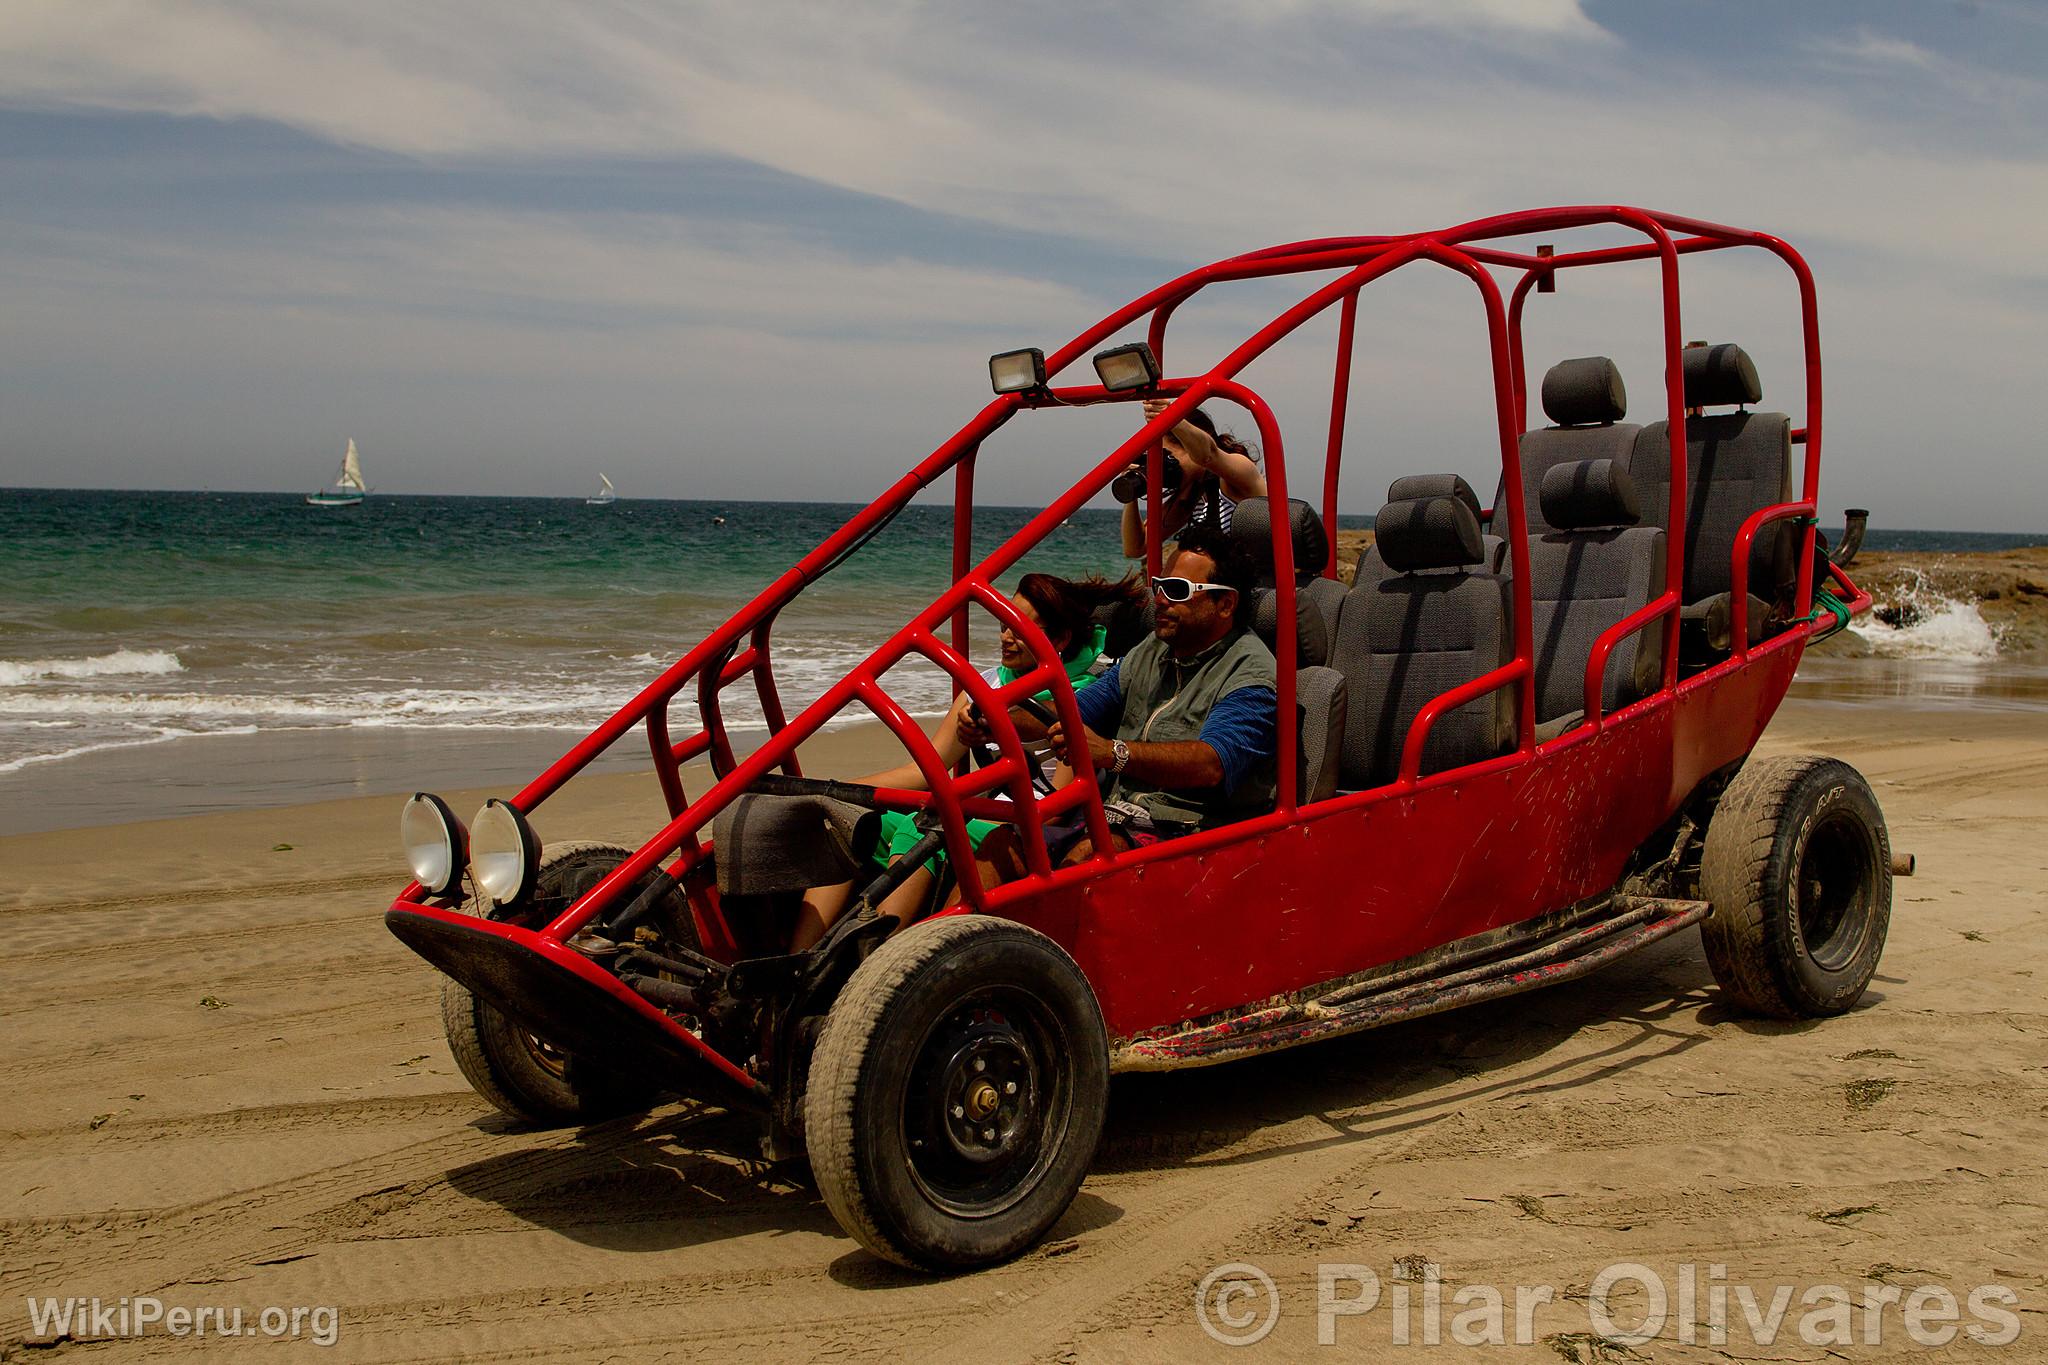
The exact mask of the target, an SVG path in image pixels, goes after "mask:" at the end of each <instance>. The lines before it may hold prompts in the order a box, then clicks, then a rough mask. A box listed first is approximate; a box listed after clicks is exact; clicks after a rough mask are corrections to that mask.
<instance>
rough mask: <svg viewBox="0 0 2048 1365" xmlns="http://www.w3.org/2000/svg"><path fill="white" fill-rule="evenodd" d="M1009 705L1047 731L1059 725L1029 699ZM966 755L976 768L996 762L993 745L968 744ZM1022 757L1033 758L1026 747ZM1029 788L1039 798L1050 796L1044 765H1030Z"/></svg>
mask: <svg viewBox="0 0 2048 1365" xmlns="http://www.w3.org/2000/svg"><path fill="white" fill-rule="evenodd" d="M1010 704H1011V705H1012V706H1013V707H1015V708H1016V709H1017V710H1019V711H1022V712H1023V713H1024V714H1026V715H1027V716H1030V717H1031V718H1032V719H1033V720H1035V721H1037V722H1038V723H1039V724H1040V725H1043V726H1044V727H1045V728H1046V729H1048V730H1050V729H1051V728H1052V727H1053V726H1055V725H1057V724H1058V723H1059V717H1058V716H1055V715H1054V714H1053V713H1052V712H1051V711H1049V710H1047V709H1046V708H1045V707H1043V706H1041V705H1039V704H1038V703H1037V702H1036V701H1033V700H1032V699H1031V698H1029V697H1026V698H1025V699H1024V700H1022V701H1016V702H1012V703H1010ZM967 753H968V756H969V757H971V758H972V759H973V760H974V766H975V767H977V768H986V767H987V766H988V765H989V764H991V763H993V762H995V761H996V746H995V745H993V744H970V745H969V746H968V747H967ZM1024 757H1025V758H1026V759H1027V760H1029V759H1031V758H1033V754H1032V752H1031V749H1030V747H1029V746H1028V745H1027V746H1026V747H1025V750H1024ZM1031 787H1032V790H1033V791H1036V792H1037V793H1038V794H1039V795H1040V796H1050V795H1051V794H1052V790H1053V786H1052V778H1050V777H1048V776H1047V775H1046V771H1045V765H1044V764H1042V763H1036V762H1034V763H1032V765H1031Z"/></svg>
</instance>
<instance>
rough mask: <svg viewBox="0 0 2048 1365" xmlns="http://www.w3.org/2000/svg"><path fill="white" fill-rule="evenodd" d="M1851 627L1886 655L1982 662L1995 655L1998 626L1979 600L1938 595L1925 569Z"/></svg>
mask: <svg viewBox="0 0 2048 1365" xmlns="http://www.w3.org/2000/svg"><path fill="white" fill-rule="evenodd" d="M1849 629H1850V630H1851V631H1852V632H1853V633H1854V634H1855V635H1856V637H1857V638H1858V639H1860V640H1862V641H1863V643H1864V644H1866V645H1868V646H1869V647H1870V652H1871V653H1872V654H1875V655H1880V656H1884V657H1889V658H1905V659H1948V660H1953V661H1956V662H1964V663H1985V662H1989V661H1990V660H1993V659H1996V658H1997V657H1998V632H1997V631H1995V630H1993V629H1992V628H1991V624H1990V623H1989V622H1988V621H1986V620H1985V619H1984V616H1983V613H1981V612H1980V611H1978V610H1977V604H1976V603H1975V602H1965V601H1961V600H1959V599H1957V598H1953V597H1946V596H1944V595H1942V594H1941V593H1939V592H1937V591H1935V589H1934V588H1933V587H1931V586H1930V585H1929V584H1928V582H1927V579H1926V577H1925V576H1924V575H1920V576H1916V577H1915V580H1914V582H1913V584H1912V586H1911V587H1909V588H1907V589H1906V591H1905V592H1904V593H1902V594H1900V596H1899V598H1898V600H1897V601H1894V602H1887V603H1884V604H1882V605H1880V606H1878V607H1876V608H1874V609H1873V610H1872V611H1871V612H1870V613H1869V614H1868V615H1866V616H1865V617H1864V618H1863V619H1862V620H1860V621H1858V622H1856V623H1855V624H1854V625H1852V626H1851V627H1850V628H1849Z"/></svg>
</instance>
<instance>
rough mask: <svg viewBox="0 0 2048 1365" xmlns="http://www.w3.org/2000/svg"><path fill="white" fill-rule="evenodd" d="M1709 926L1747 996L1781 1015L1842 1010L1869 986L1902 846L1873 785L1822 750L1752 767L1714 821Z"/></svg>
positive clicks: (1704, 873) (1704, 884) (1729, 975)
mask: <svg viewBox="0 0 2048 1365" xmlns="http://www.w3.org/2000/svg"><path fill="white" fill-rule="evenodd" d="M1700 894H1701V895H1702V896H1703V897H1704V898H1705V899H1707V900H1708V901H1711V902H1712V903H1713V906H1714V912H1713V914H1711V915H1709V916H1708V917H1707V919H1706V920H1705V921H1704V922H1702V923H1701V925H1700V938H1701V942H1702V943H1703V944H1704V946H1705V948H1706V952H1707V965H1708V966H1710V967H1711V968H1712V969H1713V972H1714V979H1715V980H1716V981H1717V982H1719V983H1720V986H1721V989H1722V990H1724V991H1726V992H1727V993H1728V994H1729V995H1730V996H1731V997H1732V998H1733V999H1734V1000H1735V1002H1736V1003H1737V1004H1739V1005H1741V1006H1742V1007H1743V1008H1745V1009H1748V1010H1752V1011H1754V1012H1756V1013H1758V1014H1765V1015H1771V1016H1774V1017H1776V1018H1780V1019H1814V1018H1820V1017H1823V1016H1826V1015H1831V1014H1840V1013H1842V1011H1844V1010H1846V1009H1848V1008H1849V1007H1850V1006H1851V1005H1854V1004H1855V1003H1856V1001H1857V999H1858V998H1859V997H1861V996H1862V994H1863V991H1864V988H1865V987H1866V986H1868V985H1869V984H1870V978H1871V976H1872V974H1873V973H1875V972H1876V971H1877V961H1878V958H1879V957H1880V956H1881V955H1882V954H1883V952H1884V941H1885V932H1886V930H1887V929H1888V928H1889V927H1890V924H1891V914H1892V846H1891V838H1890V836H1889V835H1888V834H1887V833H1886V831H1885V824H1884V813H1883V812H1882V811H1880V810H1879V809H1878V806H1877V798H1876V797H1874V796H1872V795H1871V792H1870V785H1869V784H1868V783H1866V782H1865V781H1864V780H1863V776H1862V774H1860V773H1858V772H1857V771H1856V770H1855V769H1854V768H1852V767H1850V766H1849V765H1848V764H1846V763H1843V762H1841V761H1839V760H1837V759H1832V758H1825V757H1822V756H1820V755H1818V754H1796V755H1788V756H1785V757H1782V758H1773V759H1769V760H1766V761H1764V762H1761V763H1753V764H1751V765H1749V766H1748V767H1745V768H1744V769H1743V770H1742V771H1741V772H1740V773H1739V774H1737V775H1736V777H1735V780H1734V781H1733V782H1731V783H1730V784H1729V785H1728V790H1727V791H1726V792H1725V793H1723V794H1722V797H1721V801H1720V805H1719V806H1718V807H1717V808H1716V809H1715V811H1714V816H1713V819H1712V820H1710V821H1709V822H1708V824H1707V839H1706V846H1705V848H1704V849H1703V850H1702V853H1701V859H1700Z"/></svg>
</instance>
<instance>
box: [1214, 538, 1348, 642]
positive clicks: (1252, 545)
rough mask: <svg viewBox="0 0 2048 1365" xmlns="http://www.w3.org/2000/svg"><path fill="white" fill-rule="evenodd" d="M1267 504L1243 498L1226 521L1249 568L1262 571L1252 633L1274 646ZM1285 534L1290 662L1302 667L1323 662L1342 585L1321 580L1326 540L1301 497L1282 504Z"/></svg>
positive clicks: (1275, 606) (1275, 611)
mask: <svg viewBox="0 0 2048 1365" xmlns="http://www.w3.org/2000/svg"><path fill="white" fill-rule="evenodd" d="M1270 507H1271V504H1270V503H1268V502H1267V500H1266V499H1264V498H1248V499H1246V500H1245V501H1243V502H1241V503H1239V504H1237V509H1236V510H1235V511H1234V512H1232V513H1231V517H1230V538H1231V539H1232V540H1234V541H1235V542H1237V544H1238V546H1239V548H1241V549H1242V550H1243V551H1244V552H1245V553H1246V554H1247V555H1249V556H1250V557H1251V561H1252V563H1254V564H1258V565H1261V566H1263V567H1262V568H1261V571H1260V574H1259V579H1258V585H1259V591H1258V592H1257V593H1255V594H1254V595H1253V598H1252V601H1251V603H1250V606H1251V613H1252V614H1251V623H1252V629H1253V630H1254V631H1256V632H1257V633H1258V637H1259V638H1260V639H1261V640H1264V641H1265V642H1266V648H1268V649H1272V648H1274V647H1275V646H1274V642H1275V641H1276V640H1277V639H1278V638H1279V625H1280V620H1279V608H1280V603H1279V594H1278V592H1276V591H1275V590H1274V585H1273V532H1272V526H1273V522H1272V513H1271V511H1270ZM1287 513H1288V518H1287V519H1288V524H1289V530H1290V531H1291V532H1292V535H1293V542H1294V585H1295V595H1294V609H1295V633H1294V639H1295V645H1296V649H1295V658H1296V662H1297V663H1298V664H1299V665H1300V666H1301V667H1303V668H1314V667H1317V666H1319V665H1321V664H1324V663H1327V662H1328V661H1329V657H1330V637H1331V636H1332V635H1333V634H1335V632H1336V629H1337V608H1338V607H1339V606H1340V605H1342V603H1343V601H1344V585H1343V584H1342V583H1339V582H1337V581H1335V580H1334V579H1329V578H1323V577H1320V575H1321V573H1322V571H1323V569H1324V567H1325V566H1326V565H1328V564H1329V562H1330V537H1329V534H1328V533H1327V532H1326V531H1325V530H1324V529H1323V519H1322V518H1321V517H1319V516H1317V515H1316V510H1315V509H1314V508H1313V507H1310V506H1309V505H1308V504H1307V503H1306V502H1303V501H1302V500H1301V499H1300V498H1289V499H1288V500H1287Z"/></svg>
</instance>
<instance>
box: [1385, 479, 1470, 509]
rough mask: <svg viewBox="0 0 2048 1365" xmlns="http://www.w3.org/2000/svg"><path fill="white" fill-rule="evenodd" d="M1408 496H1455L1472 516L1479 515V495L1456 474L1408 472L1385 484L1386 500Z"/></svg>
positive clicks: (1405, 498)
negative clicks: (1406, 475) (1400, 477)
mask: <svg viewBox="0 0 2048 1365" xmlns="http://www.w3.org/2000/svg"><path fill="white" fill-rule="evenodd" d="M1409 498H1456V499H1457V500H1458V501H1459V502H1462V503H1464V504H1465V505H1466V506H1467V507H1469V508H1471V509H1472V515H1473V516H1474V517H1477V516H1479V515H1480V511H1479V495H1478V494H1477V493H1474V492H1473V491H1472V485H1471V484H1469V483H1466V482H1465V481H1464V480H1463V479H1461V478H1459V477H1458V476H1457V475H1456V474H1410V475H1409V476H1408V477H1407V478H1405V479H1396V480H1394V481H1393V482H1392V483H1390V484H1388V485H1387V501H1388V502H1406V501H1407V500H1408V499H1409Z"/></svg>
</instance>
